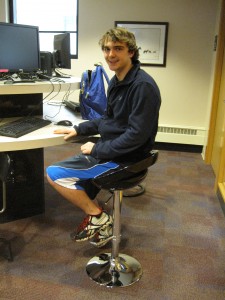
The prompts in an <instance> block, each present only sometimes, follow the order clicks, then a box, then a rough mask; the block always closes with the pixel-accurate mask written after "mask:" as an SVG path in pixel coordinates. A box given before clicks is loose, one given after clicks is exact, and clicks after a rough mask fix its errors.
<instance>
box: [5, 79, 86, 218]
mask: <svg viewBox="0 0 225 300" xmlns="http://www.w3.org/2000/svg"><path fill="white" fill-rule="evenodd" d="M65 81H66V82H64V83H61V82H60V83H58V82H54V83H50V82H38V83H23V84H12V85H6V84H3V83H0V106H1V103H3V104H4V110H3V111H4V117H12V113H13V112H14V111H15V112H16V114H17V116H20V115H23V114H24V112H27V110H29V109H31V110H32V111H33V108H34V106H35V105H37V106H38V105H39V104H40V101H41V103H42V99H43V93H50V92H51V91H52V89H53V87H54V88H55V87H56V88H57V87H58V86H59V85H60V90H61V91H67V90H68V88H70V89H79V82H80V79H79V78H75V79H73V78H70V79H66V80H65ZM56 91H57V90H56ZM23 101H24V102H26V105H25V108H24V107H23V105H24V102H23ZM8 103H10V105H8ZM12 103H13V105H14V104H15V106H17V105H18V103H19V105H20V106H21V107H23V108H24V110H20V109H16V110H13V109H11V108H12V107H11V106H12V105H11V104H12ZM30 103H31V104H32V105H31V108H30V107H29V106H30ZM6 104H7V105H6ZM46 105H47V104H46ZM5 108H6V109H5ZM46 109H47V106H46ZM48 109H49V108H48ZM56 109H58V107H51V108H50V110H51V111H53V110H56ZM21 111H22V114H21ZM47 111H48V110H47ZM47 111H46V112H47ZM35 112H37V113H38V114H42V113H43V106H42V105H41V106H40V108H38V109H37V111H35ZM44 113H45V109H44ZM64 113H65V108H64ZM48 114H49V113H48ZM70 114H71V113H70ZM59 116H60V119H64V118H65V117H64V115H63V114H61V113H60V115H58V117H59ZM1 117H3V116H1ZM72 118H73V119H71V118H70V119H71V121H72V122H73V123H74V124H77V123H79V122H80V121H81V118H80V117H79V116H76V115H75V114H74V115H73V114H72ZM53 121H54V119H53ZM54 128H56V125H54V124H50V125H48V126H46V127H44V128H41V129H38V130H36V131H34V132H31V133H29V134H27V135H24V136H22V137H20V138H17V139H15V138H10V137H3V136H1V137H0V151H1V152H6V153H7V154H8V155H9V157H10V159H11V169H10V172H9V176H8V180H7V186H6V189H7V191H6V194H7V209H6V211H5V212H4V213H2V214H1V215H0V223H4V222H8V221H12V220H16V219H20V218H24V217H29V216H33V215H36V214H40V213H43V212H44V209H45V205H44V156H43V148H44V147H49V146H56V145H61V144H64V143H65V141H64V138H63V137H64V135H55V134H54V133H53V130H54ZM0 195H2V191H1V189H0ZM1 202H2V198H1V196H0V204H1Z"/></svg>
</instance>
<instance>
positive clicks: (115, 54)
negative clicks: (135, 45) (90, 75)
mask: <svg viewBox="0 0 225 300" xmlns="http://www.w3.org/2000/svg"><path fill="white" fill-rule="evenodd" d="M103 53H104V57H105V60H106V62H107V64H108V66H109V68H110V70H112V71H114V72H115V73H116V75H117V77H118V79H119V80H122V79H123V78H124V77H125V75H126V74H127V72H128V71H129V70H130V68H131V66H132V61H131V58H132V56H133V55H134V54H133V53H132V52H129V51H128V47H127V45H126V43H123V42H112V41H107V42H106V43H105V45H104V48H103Z"/></svg>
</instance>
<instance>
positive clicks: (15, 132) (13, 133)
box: [0, 117, 51, 138]
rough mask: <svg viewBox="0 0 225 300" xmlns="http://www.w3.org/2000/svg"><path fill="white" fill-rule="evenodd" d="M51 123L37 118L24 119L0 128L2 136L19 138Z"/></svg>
mask: <svg viewBox="0 0 225 300" xmlns="http://www.w3.org/2000/svg"><path fill="white" fill-rule="evenodd" d="M50 123H51V121H49V120H44V119H41V118H37V117H24V118H21V119H18V120H16V121H12V122H10V123H7V124H4V125H2V126H0V135H3V136H9V137H14V138H18V137H20V136H22V135H25V134H27V133H29V132H32V131H35V130H37V129H40V128H42V127H45V126H47V125H48V124H50Z"/></svg>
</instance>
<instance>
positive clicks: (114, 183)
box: [86, 151, 158, 287]
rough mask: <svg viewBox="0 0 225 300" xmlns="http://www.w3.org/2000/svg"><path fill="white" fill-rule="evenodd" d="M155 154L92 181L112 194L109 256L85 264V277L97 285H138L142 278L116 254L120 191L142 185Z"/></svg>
mask: <svg viewBox="0 0 225 300" xmlns="http://www.w3.org/2000/svg"><path fill="white" fill-rule="evenodd" d="M157 158H158V151H151V152H150V153H149V154H148V155H146V157H144V158H143V160H141V161H138V162H135V163H129V164H124V165H120V166H119V167H118V168H116V169H114V170H110V171H109V172H106V173H104V174H102V175H100V176H98V177H96V178H94V179H93V180H92V182H93V183H94V184H95V185H96V186H98V187H99V188H101V189H107V190H110V191H113V237H112V252H111V253H102V254H100V255H98V256H94V257H93V258H92V259H91V260H90V261H89V262H88V264H87V266H86V271H87V274H88V276H89V277H90V278H91V279H92V280H94V281H95V282H96V283H98V284H100V285H104V286H107V287H123V286H128V285H131V284H133V283H135V282H136V281H138V280H139V279H140V278H141V276H142V267H141V264H140V263H139V262H138V261H137V260H136V259H135V258H133V257H131V256H129V255H126V254H121V253H119V243H120V239H121V234H120V227H121V225H120V223H121V222H120V217H121V204H122V198H123V190H126V189H130V188H132V187H135V186H137V185H138V184H139V183H140V182H142V181H143V180H144V179H145V177H146V176H147V173H148V168H149V167H150V166H152V165H154V164H155V162H156V161H157Z"/></svg>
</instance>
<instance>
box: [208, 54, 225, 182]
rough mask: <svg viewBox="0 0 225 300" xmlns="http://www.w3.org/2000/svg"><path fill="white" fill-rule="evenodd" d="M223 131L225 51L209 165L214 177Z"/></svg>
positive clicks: (224, 115)
mask: <svg viewBox="0 0 225 300" xmlns="http://www.w3.org/2000/svg"><path fill="white" fill-rule="evenodd" d="M224 130H225V51H224V56H223V69H222V77H221V82H220V92H219V99H218V107H217V117H216V126H215V133H214V142H213V149H212V158H211V164H212V167H213V170H214V172H215V175H216V177H218V175H219V171H220V164H221V159H222V157H221V154H222V150H223V146H224V143H225V141H224Z"/></svg>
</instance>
